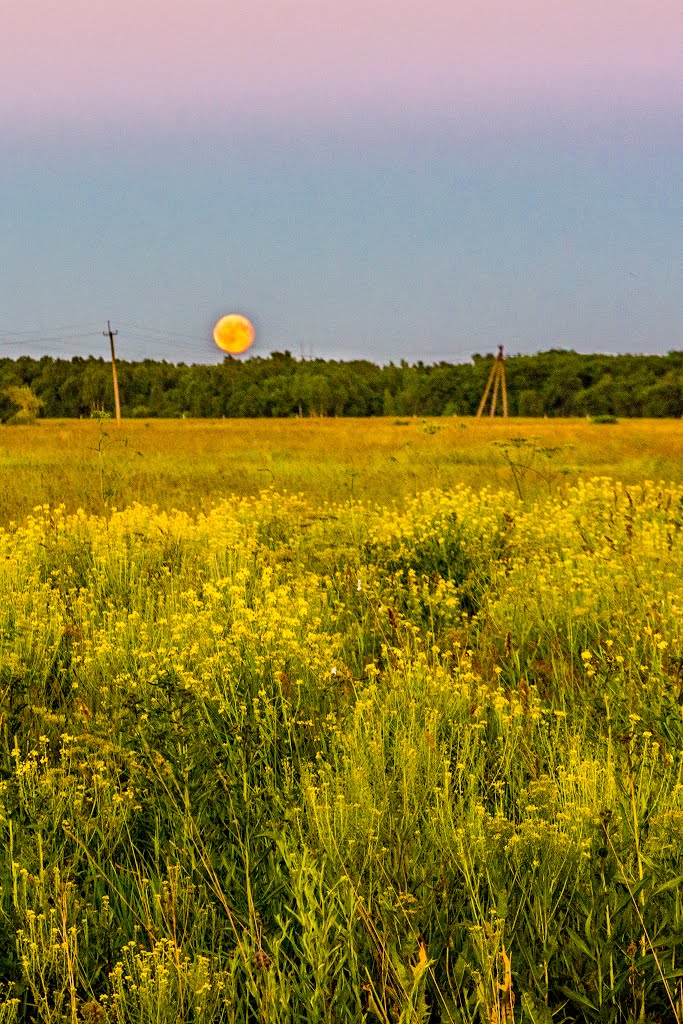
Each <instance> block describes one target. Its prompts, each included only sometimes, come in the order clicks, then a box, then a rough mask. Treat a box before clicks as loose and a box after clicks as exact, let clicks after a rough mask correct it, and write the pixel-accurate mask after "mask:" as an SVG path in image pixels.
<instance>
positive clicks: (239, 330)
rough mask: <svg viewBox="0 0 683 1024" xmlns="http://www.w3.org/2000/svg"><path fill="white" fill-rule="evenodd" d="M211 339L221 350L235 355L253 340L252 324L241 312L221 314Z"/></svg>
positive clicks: (245, 349)
mask: <svg viewBox="0 0 683 1024" xmlns="http://www.w3.org/2000/svg"><path fill="white" fill-rule="evenodd" d="M213 340H214V341H215V342H216V344H217V345H218V347H219V348H220V349H222V350H223V352H228V353H229V354H230V355H231V356H237V355H239V354H240V352H246V351H247V349H248V348H249V347H250V346H251V345H252V344H253V342H254V325H253V324H252V323H251V321H250V320H247V318H246V316H242V314H241V313H229V314H228V316H222V317H221V318H220V320H219V321H218V323H217V324H216V326H215V327H214V329H213Z"/></svg>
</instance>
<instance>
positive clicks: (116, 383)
mask: <svg viewBox="0 0 683 1024" xmlns="http://www.w3.org/2000/svg"><path fill="white" fill-rule="evenodd" d="M118 333H119V332H118V331H112V329H111V324H110V323H109V321H108V320H107V329H106V331H102V334H103V335H104V336H105V338H106V337H107V335H109V344H110V345H111V374H112V377H113V378H114V405H115V406H116V426H117V427H120V426H121V400H120V399H119V377H118V374H117V372H116V354H115V352H114V335H116V334H118Z"/></svg>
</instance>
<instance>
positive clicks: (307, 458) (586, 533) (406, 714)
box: [0, 420, 683, 1024]
mask: <svg viewBox="0 0 683 1024" xmlns="http://www.w3.org/2000/svg"><path fill="white" fill-rule="evenodd" d="M120 437H121V438H122V439H123V440H121V441H119V434H117V432H116V428H115V427H113V426H112V425H111V424H104V425H103V427H100V426H99V425H98V424H97V423H93V422H82V423H81V422H79V423H74V424H57V423H40V424H39V425H36V426H35V427H27V428H4V429H3V430H2V431H0V452H1V458H2V463H3V469H4V473H3V477H4V479H5V480H6V481H7V483H8V487H7V488H6V489H5V492H4V495H3V498H2V502H3V504H2V510H1V512H2V519H3V521H4V523H5V526H4V528H2V529H1V530H0V833H1V839H0V1024H13V1022H19V1021H20V1022H22V1024H23V1022H29V1021H40V1022H43V1024H63V1022H68V1024H95V1022H97V1024H152V1022H154V1024H176V1022H184V1024H213V1022H218V1024H223V1022H225V1024H228V1022H230V1024H238V1022H240V1024H241V1022H252V1021H253V1022H263V1024H266V1022H267V1024H270V1022H273V1024H299V1022H303V1024H314V1022H315V1024H318V1022H321V1024H342V1022H344V1024H351V1022H354V1024H355V1022H362V1021H367V1022H368V1024H426V1022H432V1024H436V1022H439V1024H443V1022H457V1024H475V1022H476V1024H513V1022H520V1021H521V1022H529V1024H550V1022H551V1021H555V1022H558V1024H559V1022H562V1021H566V1022H572V1024H573V1022H577V1024H578V1022H580V1021H595V1022H608V1024H622V1022H633V1024H636V1022H652V1024H654V1022H666V1024H668V1022H677V1021H683V983H682V979H683V717H682V706H683V649H682V641H683V616H682V614H681V613H682V611H683V480H682V476H681V458H680V456H681V447H682V441H683V429H682V427H681V424H680V423H678V422H676V423H642V422H631V423H623V424H609V425H608V424H600V425H598V424H589V423H585V422H581V423H570V422H559V423H558V422H553V421H526V422H524V421H514V422H513V423H511V424H504V423H502V422H500V421H499V422H486V423H483V422H482V423H479V424H475V423H473V422H472V421H465V420H462V421H459V420H444V421H437V420H434V421H427V422H424V421H413V420H411V421H406V422H402V423H395V422H392V421H389V420H384V421H378V422H374V421H371V422H367V421H365V422H360V421H355V422H354V421H351V422H347V421H287V422H285V423H282V422H263V421H261V422H246V421H245V422H233V421H224V422H221V423H198V422H177V423H162V422H152V423H150V424H149V426H146V425H145V424H144V423H126V424H125V425H124V427H123V429H122V431H121V432H120ZM520 438H523V439H524V440H519V439H520ZM124 441H127V443H126V444H124ZM549 449H553V451H549ZM137 451H141V452H142V455H137V454H135V453H136V452H137ZM264 470H267V471H268V472H266V473H265V479H263V476H264V473H263V471H264ZM660 480H666V481H667V482H666V483H661V482H660ZM285 490H287V491H288V493H285ZM135 501H137V502H138V504H131V502H135ZM34 506H35V507H34ZM60 506H61V507H60ZM126 506H128V507H126ZM153 506H156V507H153ZM116 508H118V509H120V511H116ZM174 508H175V510H173V509H174ZM30 509H33V511H30Z"/></svg>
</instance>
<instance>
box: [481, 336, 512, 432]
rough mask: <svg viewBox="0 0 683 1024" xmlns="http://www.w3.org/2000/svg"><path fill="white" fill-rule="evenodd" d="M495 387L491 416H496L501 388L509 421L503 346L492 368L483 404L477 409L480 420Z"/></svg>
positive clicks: (504, 412) (499, 349)
mask: <svg viewBox="0 0 683 1024" xmlns="http://www.w3.org/2000/svg"><path fill="white" fill-rule="evenodd" d="M491 385H493V395H492V396H491V411H490V413H489V415H490V416H495V415H496V404H497V402H498V388H500V393H501V397H502V399H503V416H504V417H505V419H507V415H508V389H507V385H506V383H505V356H504V354H503V346H502V345H499V346H498V355H497V356H496V358H495V359H494V360H493V366H492V367H491V373H490V374H489V379H488V382H487V384H486V388H485V390H484V394H483V395H482V396H481V402H480V403H479V408H478V409H477V419H479V418H480V416H481V414H482V413H483V411H484V406H485V405H486V399H487V398H488V397H489V391H490V390H491Z"/></svg>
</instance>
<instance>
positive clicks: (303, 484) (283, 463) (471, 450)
mask: <svg viewBox="0 0 683 1024" xmlns="http://www.w3.org/2000/svg"><path fill="white" fill-rule="evenodd" d="M520 438H521V439H524V444H523V445H522V447H521V449H520V448H519V447H516V448H515V446H514V442H515V441H516V440H518V439H520ZM552 449H555V451H554V453H553V454H552V456H547V455H545V454H544V452H547V451H549V450H552ZM510 456H512V457H513V461H514V462H516V463H521V464H522V467H521V469H520V473H521V476H520V479H519V484H520V488H521V491H522V493H523V494H524V496H525V497H533V496H534V495H536V494H541V493H544V492H545V493H548V490H549V489H554V490H556V489H558V488H560V489H561V488H562V487H566V486H569V485H571V484H575V483H576V482H577V480H578V479H579V478H580V477H583V478H590V477H591V476H596V475H598V476H602V475H610V476H612V477H614V478H615V479H619V480H622V481H623V482H624V483H638V482H639V481H642V480H646V479H649V480H660V479H663V480H671V481H675V482H683V470H682V468H681V467H682V466H683V424H682V423H681V421H680V420H676V421H672V420H669V421H664V420H650V421H644V420H630V421H624V422H621V423H618V424H594V423H589V422H587V421H585V420H524V419H512V420H507V421H504V420H502V419H499V418H496V419H494V420H491V419H488V418H485V419H482V420H479V421H476V420H474V419H472V418H456V417H441V418H438V419H431V420H423V419H405V420H401V419H397V420H392V419H373V420H349V419H301V420H299V419H293V420H221V421H211V420H194V421H192V420H166V421H163V420H149V421H141V420H131V421H127V422H124V425H123V427H122V429H121V430H120V431H117V429H116V427H115V425H114V424H113V423H112V422H111V421H106V420H105V421H103V422H102V423H101V424H99V423H98V422H96V421H93V420H80V421H46V420H43V421H40V422H39V423H36V424H34V425H33V426H16V427H14V426H13V427H9V426H5V427H3V426H0V470H1V471H2V475H3V487H2V489H1V490H0V523H4V524H7V523H8V522H10V521H12V520H14V521H19V520H21V519H22V518H23V517H24V516H25V515H28V514H29V513H30V512H31V511H32V509H33V508H34V507H35V506H36V505H42V504H44V503H46V502H47V503H48V504H50V505H59V504H64V505H65V506H66V507H67V509H68V510H69V511H75V510H76V509H77V508H83V509H85V510H86V511H88V512H96V513H100V514H101V513H105V512H107V511H109V510H111V508H112V507H116V508H124V507H126V506H128V505H130V504H132V503H133V502H135V501H138V502H143V503H146V504H156V505H158V506H159V507H160V508H163V509H167V510H170V509H172V508H180V509H185V510H187V511H189V510H192V509H195V510H201V511H208V509H209V508H210V507H211V506H212V505H213V504H215V503H216V502H217V501H220V500H221V499H222V498H224V497H226V496H229V495H231V494H240V495H246V496H255V495H257V494H258V493H259V492H260V491H261V490H262V489H263V488H268V487H272V488H273V489H274V490H276V491H277V492H279V493H282V492H284V491H288V492H289V493H293V494H297V493H299V492H303V493H305V494H306V496H307V498H308V499H309V500H310V501H311V502H312V503H319V502H323V501H325V500H330V501H337V502H339V501H341V502H344V501H348V500H351V499H361V500H364V501H368V500H369V501H381V502H385V503H386V502H392V501H397V502H399V503H402V502H403V501H404V500H405V499H406V497H411V496H414V495H415V494H417V493H420V492H422V491H424V490H426V489H430V488H441V489H444V488H446V489H447V488H450V487H453V486H456V485H457V484H461V483H464V484H469V485H470V486H472V487H475V488H479V487H481V486H488V487H491V488H493V489H497V488H500V487H510V488H512V487H513V486H514V473H513V468H514V467H511V465H510V461H511V460H510ZM518 475H519V473H518Z"/></svg>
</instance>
